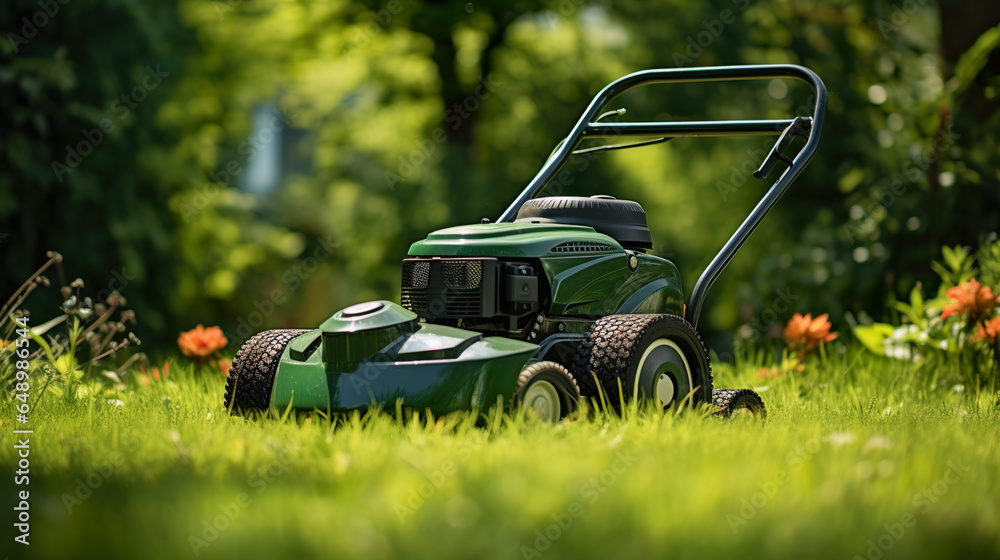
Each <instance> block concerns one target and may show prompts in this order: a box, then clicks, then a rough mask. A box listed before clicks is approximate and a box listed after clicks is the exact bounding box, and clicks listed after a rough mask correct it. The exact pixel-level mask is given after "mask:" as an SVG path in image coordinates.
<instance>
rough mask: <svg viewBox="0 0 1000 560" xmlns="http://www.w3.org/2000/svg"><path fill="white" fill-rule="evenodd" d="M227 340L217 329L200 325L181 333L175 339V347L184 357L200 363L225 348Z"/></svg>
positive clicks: (220, 330)
mask: <svg viewBox="0 0 1000 560" xmlns="http://www.w3.org/2000/svg"><path fill="white" fill-rule="evenodd" d="M228 343H229V340H227V339H226V335H224V334H222V329H220V328H219V327H208V328H207V329H206V328H205V327H203V326H201V325H198V326H197V327H195V328H193V329H191V330H189V331H188V332H185V333H181V335H180V336H179V337H178V338H177V346H179V347H180V349H181V352H183V353H184V355H185V356H187V357H188V358H191V359H192V360H195V361H201V360H204V359H205V358H207V357H208V356H210V355H211V354H212V353H213V352H215V351H216V350H221V349H222V348H225V347H226V344H228Z"/></svg>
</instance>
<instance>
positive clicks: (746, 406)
mask: <svg viewBox="0 0 1000 560" xmlns="http://www.w3.org/2000/svg"><path fill="white" fill-rule="evenodd" d="M712 403H713V404H715V406H717V407H718V408H719V410H718V411H716V413H715V415H716V416H721V417H723V418H739V417H746V418H759V419H761V420H763V419H764V418H767V409H766V408H764V401H763V400H762V399H761V398H760V395H758V394H757V393H755V392H754V391H751V390H750V389H715V390H713V391H712Z"/></svg>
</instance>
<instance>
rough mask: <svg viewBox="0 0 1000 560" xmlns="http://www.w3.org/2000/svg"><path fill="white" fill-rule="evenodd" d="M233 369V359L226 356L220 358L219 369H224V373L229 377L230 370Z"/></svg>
mask: <svg viewBox="0 0 1000 560" xmlns="http://www.w3.org/2000/svg"><path fill="white" fill-rule="evenodd" d="M231 369H233V361H232V360H227V359H225V358H223V359H221V360H219V370H221V371H222V375H225V376H226V377H229V370H231Z"/></svg>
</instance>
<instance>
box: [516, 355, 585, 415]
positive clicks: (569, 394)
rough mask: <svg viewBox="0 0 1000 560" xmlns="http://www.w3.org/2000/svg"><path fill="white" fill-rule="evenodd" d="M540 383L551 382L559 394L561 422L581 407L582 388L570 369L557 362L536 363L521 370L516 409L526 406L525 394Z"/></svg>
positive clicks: (518, 377)
mask: <svg viewBox="0 0 1000 560" xmlns="http://www.w3.org/2000/svg"><path fill="white" fill-rule="evenodd" d="M539 381H547V382H549V383H550V384H552V386H553V387H554V388H555V390H556V392H557V393H558V396H557V398H558V399H559V404H560V414H559V419H560V420H561V419H563V418H565V417H566V416H569V415H570V414H572V413H573V412H576V410H577V409H578V408H579V407H580V387H579V386H578V385H577V384H576V379H574V378H573V376H572V375H571V374H570V372H569V370H568V369H566V368H565V367H563V366H562V365H560V364H558V363H556V362H535V363H533V364H531V365H530V366H528V367H526V368H524V369H523V370H521V374H520V375H518V376H517V389H516V390H515V391H514V404H515V406H516V407H518V408H520V407H522V406H525V403H524V397H525V394H526V393H527V391H528V389H529V388H530V387H531V386H532V384H534V383H537V382H539ZM528 406H530V404H529V405H528Z"/></svg>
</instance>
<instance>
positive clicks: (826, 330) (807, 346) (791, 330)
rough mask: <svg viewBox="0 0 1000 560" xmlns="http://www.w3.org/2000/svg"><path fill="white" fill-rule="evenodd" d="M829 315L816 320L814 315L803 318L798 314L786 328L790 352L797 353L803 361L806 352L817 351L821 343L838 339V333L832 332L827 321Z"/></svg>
mask: <svg viewBox="0 0 1000 560" xmlns="http://www.w3.org/2000/svg"><path fill="white" fill-rule="evenodd" d="M828 317H829V314H827V313H824V314H822V315H820V316H819V317H816V318H815V319H813V318H812V314H811V313H809V314H806V316H804V317H803V316H802V314H801V313H796V314H795V315H793V316H792V318H791V319H790V320H789V321H788V325H787V326H786V327H785V331H784V333H783V334H784V338H785V345H786V346H788V349H789V350H792V351H797V352H798V353H799V358H800V359H801V358H802V357H803V356H805V355H806V352H809V351H811V350H815V349H816V348H817V347H818V346H819V345H820V343H821V342H830V341H831V340H834V339H835V338H837V333H835V332H834V333H831V332H830V327H831V326H832V325H830V321H828V320H827V318H828Z"/></svg>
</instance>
